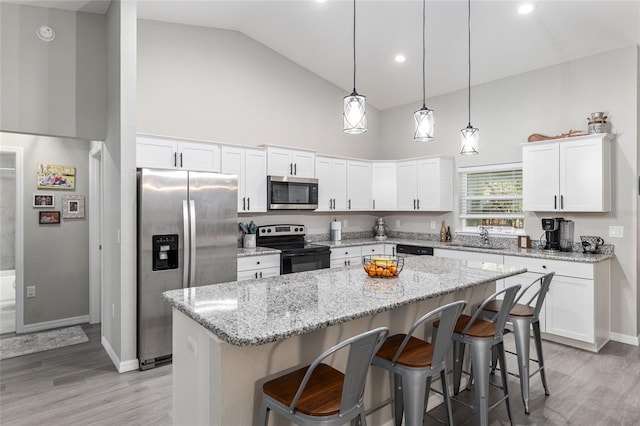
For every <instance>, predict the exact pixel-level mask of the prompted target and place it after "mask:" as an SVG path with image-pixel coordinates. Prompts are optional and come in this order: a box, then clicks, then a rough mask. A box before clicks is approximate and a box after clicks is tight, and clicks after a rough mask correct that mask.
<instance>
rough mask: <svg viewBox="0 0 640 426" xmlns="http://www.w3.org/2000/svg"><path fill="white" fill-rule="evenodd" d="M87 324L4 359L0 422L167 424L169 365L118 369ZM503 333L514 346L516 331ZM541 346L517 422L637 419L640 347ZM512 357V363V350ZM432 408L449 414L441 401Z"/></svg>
mask: <svg viewBox="0 0 640 426" xmlns="http://www.w3.org/2000/svg"><path fill="white" fill-rule="evenodd" d="M83 329H84V331H85V333H86V334H87V336H88V337H89V342H87V343H82V344H79V345H74V346H68V347H65V348H60V349H54V350H50V351H46V352H40V353H36V354H30V355H25V356H21V357H17V358H13V359H8V360H3V361H2V362H0V424H2V425H39V426H45V425H65V426H66V425H170V424H171V423H172V419H171V366H170V365H167V366H161V367H158V368H155V369H151V370H148V371H144V372H142V371H132V372H129V373H124V374H118V373H117V371H116V370H115V368H114V366H113V364H112V363H111V361H110V359H109V357H108V356H107V354H106V353H105V351H104V349H103V348H102V345H101V344H100V325H99V324H98V325H83ZM506 339H507V346H512V343H511V342H512V340H513V338H512V337H511V336H509V337H507V338H506ZM543 345H544V351H545V360H546V363H547V368H548V372H547V379H548V382H549V388H550V391H551V395H550V396H548V397H545V396H544V392H543V390H542V385H541V384H540V379H539V377H537V376H536V377H534V378H532V383H531V414H530V415H526V414H524V409H523V408H522V402H521V400H520V390H519V384H518V381H517V379H516V378H513V377H511V378H510V380H509V386H510V391H511V392H510V393H511V395H512V397H511V409H512V412H513V418H514V423H515V424H517V425H588V426H596V425H640V348H638V347H634V346H629V345H623V344H620V343H615V342H610V343H609V344H607V346H606V347H605V348H604V349H603V350H602V351H601V352H600V353H599V354H597V355H596V354H592V353H590V352H585V351H581V350H578V349H573V348H569V347H567V346H562V345H557V344H554V343H550V342H544V343H543ZM507 356H508V363H509V364H510V365H511V368H515V357H512V356H509V355H507ZM495 378H496V379H499V376H496V377H495ZM461 397H462V398H467V399H470V398H471V397H472V393H471V392H463V393H461ZM453 407H454V420H455V424H456V425H473V424H474V417H473V413H472V412H471V410H470V409H468V408H466V407H464V406H463V405H461V404H458V403H455V402H454V406H453ZM431 413H432V414H434V415H435V416H438V417H440V418H444V417H443V415H444V410H443V409H442V407H435V408H434V409H433V410H432V411H431ZM490 423H491V424H492V425H504V424H508V421H507V414H506V410H505V408H504V404H501V405H499V406H498V407H496V408H495V409H493V410H492V411H491V412H490ZM431 424H437V423H436V422H435V421H433V420H431V419H429V418H427V419H426V420H425V425H431ZM225 426H236V425H225ZM237 426H244V425H237ZM370 426H371V425H370ZM373 426H377V425H373Z"/></svg>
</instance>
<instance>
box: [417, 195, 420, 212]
mask: <svg viewBox="0 0 640 426" xmlns="http://www.w3.org/2000/svg"><path fill="white" fill-rule="evenodd" d="M417 201H418V210H420V198H418V200H417Z"/></svg>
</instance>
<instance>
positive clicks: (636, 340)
mask: <svg viewBox="0 0 640 426" xmlns="http://www.w3.org/2000/svg"><path fill="white" fill-rule="evenodd" d="M609 338H610V339H611V340H613V341H614V342H620V343H626V344H627V345H633V346H640V336H630V335H628V334H621V333H614V332H613V331H611V332H609Z"/></svg>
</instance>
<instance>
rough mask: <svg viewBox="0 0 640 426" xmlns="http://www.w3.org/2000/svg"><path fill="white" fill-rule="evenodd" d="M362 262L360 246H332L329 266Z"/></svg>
mask: <svg viewBox="0 0 640 426" xmlns="http://www.w3.org/2000/svg"><path fill="white" fill-rule="evenodd" d="M360 263H362V246H352V247H334V248H332V249H331V267H332V268H340V267H342V266H355V265H359V264H360Z"/></svg>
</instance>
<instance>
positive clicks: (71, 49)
mask: <svg viewBox="0 0 640 426" xmlns="http://www.w3.org/2000/svg"><path fill="white" fill-rule="evenodd" d="M0 15H1V17H0V19H1V25H0V40H1V49H0V52H1V53H0V74H1V78H0V91H1V92H2V100H1V104H0V130H4V131H13V132H22V133H35V134H48V135H58V136H67V137H81V138H90V139H100V140H101V139H104V136H105V119H104V117H105V113H106V44H105V17H104V16H103V15H96V14H91V13H82V12H78V13H75V12H69V11H63V10H59V9H48V8H41V7H32V6H18V5H15V4H9V3H5V2H2V3H1V4H0ZM43 24H46V25H49V26H51V27H52V28H53V29H54V30H55V31H56V38H55V40H54V41H52V42H44V41H42V40H40V39H39V38H38V37H37V36H36V34H35V28H36V27H37V26H38V25H43Z"/></svg>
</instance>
